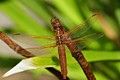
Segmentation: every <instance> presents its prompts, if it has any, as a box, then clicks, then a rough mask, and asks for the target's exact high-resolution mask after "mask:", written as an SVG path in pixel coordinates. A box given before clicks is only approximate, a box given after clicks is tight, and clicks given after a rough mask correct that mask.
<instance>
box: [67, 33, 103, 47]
mask: <svg viewBox="0 0 120 80" xmlns="http://www.w3.org/2000/svg"><path fill="white" fill-rule="evenodd" d="M103 36H104V34H103V33H94V34H90V35H88V36H85V37H82V38H78V39H75V40H71V41H70V42H74V43H76V45H77V46H78V47H79V48H80V49H83V48H85V47H86V46H88V45H89V44H90V43H92V42H94V41H96V40H97V39H99V38H101V37H103ZM67 43H69V41H68V42H67Z"/></svg>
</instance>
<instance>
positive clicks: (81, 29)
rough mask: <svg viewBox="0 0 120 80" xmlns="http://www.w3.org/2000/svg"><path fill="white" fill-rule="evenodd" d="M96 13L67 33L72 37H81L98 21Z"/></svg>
mask: <svg viewBox="0 0 120 80" xmlns="http://www.w3.org/2000/svg"><path fill="white" fill-rule="evenodd" d="M96 15H97V14H93V15H92V16H90V17H89V18H88V19H87V20H85V21H84V22H83V23H82V24H80V25H78V26H77V27H75V28H74V29H72V30H70V31H68V32H66V34H68V35H70V38H71V39H75V38H78V37H80V36H81V35H82V34H84V33H85V32H86V31H88V30H89V29H90V28H91V25H92V24H93V23H94V22H95V21H96Z"/></svg>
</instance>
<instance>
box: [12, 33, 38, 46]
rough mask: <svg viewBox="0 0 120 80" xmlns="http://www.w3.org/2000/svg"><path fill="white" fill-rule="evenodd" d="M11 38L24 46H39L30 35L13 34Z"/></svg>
mask: <svg viewBox="0 0 120 80" xmlns="http://www.w3.org/2000/svg"><path fill="white" fill-rule="evenodd" d="M12 38H13V39H14V40H15V41H16V42H18V44H19V42H21V43H24V44H26V45H32V46H39V45H38V43H37V42H36V41H35V39H33V38H32V36H30V35H25V34H15V35H13V36H12Z"/></svg>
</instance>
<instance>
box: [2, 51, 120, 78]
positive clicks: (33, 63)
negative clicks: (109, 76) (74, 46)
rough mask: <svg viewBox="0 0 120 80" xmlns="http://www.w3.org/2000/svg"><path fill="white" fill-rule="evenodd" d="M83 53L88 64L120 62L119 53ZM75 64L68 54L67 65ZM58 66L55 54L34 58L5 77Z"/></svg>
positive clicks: (16, 67) (26, 60)
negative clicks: (106, 61)
mask: <svg viewBox="0 0 120 80" xmlns="http://www.w3.org/2000/svg"><path fill="white" fill-rule="evenodd" d="M83 53H84V56H85V57H86V59H87V61H88V62H95V61H104V60H113V61H115V60H120V56H119V55H120V52H119V51H116V52H109V51H83ZM74 63H76V61H75V59H74V58H72V56H71V54H70V53H67V64H68V65H69V64H70V65H72V64H74ZM58 65H59V59H58V55H57V54H55V53H53V54H50V55H47V56H37V57H33V58H28V59H23V60H22V61H21V62H20V63H18V64H17V65H16V66H15V67H14V68H12V69H11V70H10V71H8V72H7V73H6V74H4V75H3V77H6V76H9V75H11V74H15V73H18V72H22V71H26V70H31V69H37V68H46V67H56V66H58ZM70 65H69V66H70Z"/></svg>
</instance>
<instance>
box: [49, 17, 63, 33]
mask: <svg viewBox="0 0 120 80" xmlns="http://www.w3.org/2000/svg"><path fill="white" fill-rule="evenodd" d="M51 24H52V26H53V29H54V32H57V31H64V28H63V26H62V24H61V23H60V21H59V19H58V18H56V17H54V18H53V19H52V20H51Z"/></svg>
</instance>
